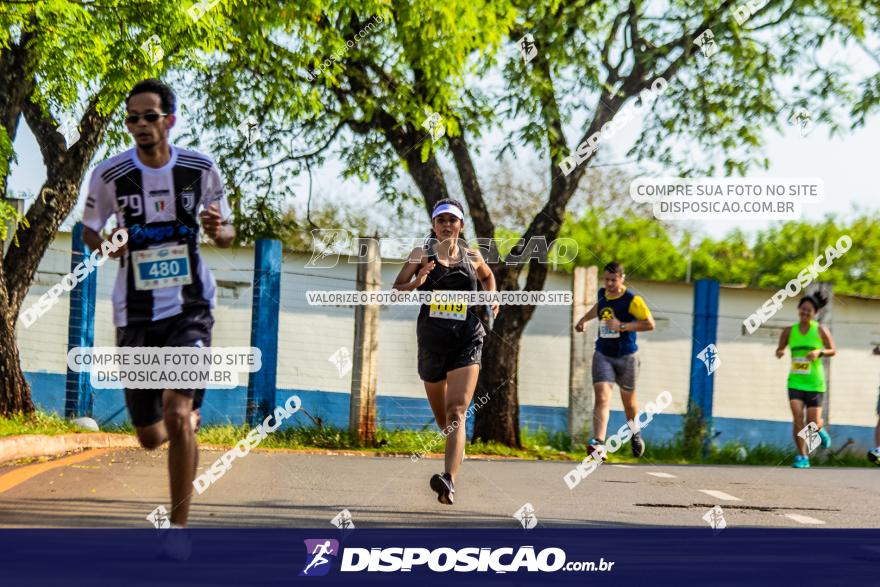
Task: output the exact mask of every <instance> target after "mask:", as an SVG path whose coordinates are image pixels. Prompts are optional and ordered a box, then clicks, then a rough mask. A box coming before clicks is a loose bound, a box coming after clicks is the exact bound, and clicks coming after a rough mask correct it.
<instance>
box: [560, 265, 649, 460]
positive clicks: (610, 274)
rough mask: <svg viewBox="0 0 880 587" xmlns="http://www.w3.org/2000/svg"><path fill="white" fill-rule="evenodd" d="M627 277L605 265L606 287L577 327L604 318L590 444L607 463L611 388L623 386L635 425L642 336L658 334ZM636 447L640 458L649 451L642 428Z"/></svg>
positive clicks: (595, 355) (635, 433)
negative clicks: (626, 282) (639, 339)
mask: <svg viewBox="0 0 880 587" xmlns="http://www.w3.org/2000/svg"><path fill="white" fill-rule="evenodd" d="M625 278H626V276H625V275H624V272H623V266H622V265H620V263H617V262H614V261H612V262H611V263H608V264H607V265H605V268H604V274H603V275H602V280H603V281H604V284H605V287H604V288H600V289H599V296H598V302H597V303H596V305H594V306H593V307H592V308H590V310H589V311H588V312H587V313H586V314H584V317H583V318H581V319H580V320H579V321H578V323H577V325H576V326H575V330H577V331H578V332H583V331H584V327H585V326H586V323H587V322H589V321H590V320H592V319H593V318H597V317H598V318H599V337H598V338H597V339H596V351H595V352H594V353H593V390H594V392H595V402H594V404H593V438H591V439H590V441H589V443H588V445H587V452H588V454H593V453H594V452H597V450H598V449H600V448H601V450H599V454H600V455H601V457H602V459H603V460H605V451H604V448H605V446H604V445H605V433H606V432H607V428H608V416H609V414H610V411H611V404H610V400H611V386H612V385H613V384H614V383H617V385H618V387H620V399H621V401H622V402H623V411H624V412H625V413H626V419H627V420H631V421H635V417H636V414H637V413H638V411H639V405H638V401H637V400H636V377H637V376H638V372H639V358H638V356H637V354H636V351H637V350H638V346H637V345H636V332H647V331H650V330H654V318H653V316H651V311H650V310H649V309H648V306H647V305H646V304H645V300H643V299H642V296H640V295H638V294H636V293H634V292H632V291H629V290H628V289H627V288H626V286H625V285H624V279H625ZM636 426H638V423H637V421H636ZM630 447H631V448H632V454H633V456H635V457H637V458H638V457H641V456H642V455H643V454H644V452H645V441H644V440H643V439H642V436H641V434H640V431H639V430H638V429H637V430H634V431H633V435H632V439H631V440H630Z"/></svg>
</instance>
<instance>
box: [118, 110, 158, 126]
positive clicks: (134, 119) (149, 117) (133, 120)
mask: <svg viewBox="0 0 880 587" xmlns="http://www.w3.org/2000/svg"><path fill="white" fill-rule="evenodd" d="M166 116H168V115H167V114H165V113H162V114H160V113H158V112H147V113H146V114H129V115H128V116H126V117H125V122H127V123H128V124H137V123H138V122H140V121H141V118H143V119H144V120H146V121H147V122H156V121H157V120H159V119H160V118H164V117H166Z"/></svg>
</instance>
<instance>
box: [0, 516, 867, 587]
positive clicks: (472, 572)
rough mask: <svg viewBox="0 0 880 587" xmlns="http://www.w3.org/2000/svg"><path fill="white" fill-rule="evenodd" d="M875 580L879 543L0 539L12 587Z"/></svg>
mask: <svg viewBox="0 0 880 587" xmlns="http://www.w3.org/2000/svg"><path fill="white" fill-rule="evenodd" d="M178 559H184V560H178ZM878 569H880V530H816V529H805V530H787V529H776V530H773V529H737V528H727V529H724V530H721V531H713V530H711V529H709V528H706V529H671V528H667V529H661V528H641V527H633V528H605V529H603V528H590V529H567V528H566V529H533V530H519V531H515V530H490V529H450V528H443V529H427V528H422V529H363V528H357V529H349V530H338V529H331V530H328V529H326V528H321V529H314V530H303V529H194V530H176V529H171V530H97V529H88V530H78V529H77V530H49V529H40V530H35V529H34V530H32V529H23V530H0V584H2V585H10V586H11V585H28V586H31V585H64V586H65V587H67V586H75V585H90V586H94V585H114V586H118V585H125V586H131V585H150V586H154V585H178V584H179V585H187V586H193V585H212V586H214V585H235V586H241V585H259V586H270V585H271V586H274V585H309V584H313V585H414V584H417V585H420V586H421V585H435V584H436V585H441V584H442V585H450V586H454V587H458V586H459V585H484V584H487V583H494V584H499V585H500V584H505V585H586V584H589V585H612V584H614V585H618V586H619V585H623V584H627V585H642V584H650V585H678V586H680V585H742V584H746V583H747V584H749V585H750V586H753V585H797V586H798V587H803V586H806V585H823V586H826V587H827V586H828V585H877V584H880V579H878V577H880V574H878ZM450 580H454V583H449V581H450ZM631 581H637V582H636V583H631Z"/></svg>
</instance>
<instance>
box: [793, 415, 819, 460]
mask: <svg viewBox="0 0 880 587" xmlns="http://www.w3.org/2000/svg"><path fill="white" fill-rule="evenodd" d="M798 436H800V437H801V438H803V439H804V442H805V443H806V445H807V452H809V453H812V452H813V451H814V450H816V449H817V448H819V445H820V444H822V438H821V437H820V436H819V427H818V426H816V423H815V422H810V423H808V424H807V425H806V426H804V428H803V430H801V431H800V432H798Z"/></svg>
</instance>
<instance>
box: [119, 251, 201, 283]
mask: <svg viewBox="0 0 880 587" xmlns="http://www.w3.org/2000/svg"><path fill="white" fill-rule="evenodd" d="M131 260H132V266H133V267H134V287H135V289H137V290H139V291H144V290H151V289H159V288H162V287H169V286H173V285H189V284H190V283H192V274H191V273H190V267H189V251H188V250H187V246H186V245H168V246H164V247H158V248H155V249H146V250H143V251H134V252H133V253H132V254H131Z"/></svg>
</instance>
